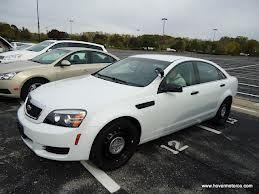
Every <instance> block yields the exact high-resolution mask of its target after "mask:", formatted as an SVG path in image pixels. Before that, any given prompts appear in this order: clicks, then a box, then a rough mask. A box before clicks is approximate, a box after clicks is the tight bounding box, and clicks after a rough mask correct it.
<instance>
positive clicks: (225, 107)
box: [212, 98, 232, 125]
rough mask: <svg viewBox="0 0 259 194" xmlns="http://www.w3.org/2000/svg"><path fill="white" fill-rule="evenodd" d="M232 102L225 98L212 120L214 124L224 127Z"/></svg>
mask: <svg viewBox="0 0 259 194" xmlns="http://www.w3.org/2000/svg"><path fill="white" fill-rule="evenodd" d="M231 104H232V100H231V98H227V99H226V100H224V101H223V103H222V104H221V105H220V107H219V109H218V112H217V114H216V116H215V117H214V118H213V119H212V120H213V122H214V123H216V124H219V125H224V124H225V123H226V121H227V119H228V117H229V114H230V109H231Z"/></svg>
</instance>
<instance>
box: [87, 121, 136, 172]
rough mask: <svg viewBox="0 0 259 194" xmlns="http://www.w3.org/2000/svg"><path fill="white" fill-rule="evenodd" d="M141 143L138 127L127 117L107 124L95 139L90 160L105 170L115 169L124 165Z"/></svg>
mask: <svg viewBox="0 0 259 194" xmlns="http://www.w3.org/2000/svg"><path fill="white" fill-rule="evenodd" d="M138 143H139V132H138V130H137V128H136V127H135V126H134V125H133V124H132V123H131V122H130V121H128V120H127V119H121V120H117V121H114V122H112V123H111V124H108V125H107V126H105V127H104V128H103V129H102V130H101V131H100V133H99V134H98V135H97V137H96V138H95V140H94V143H93V146H92V149H91V153H90V160H91V161H93V163H94V164H95V165H97V166H98V167H99V168H101V169H103V170H114V169H116V168H119V167H120V166H122V165H124V164H125V163H126V162H127V161H128V160H129V159H130V158H131V156H132V155H133V153H134V152H135V150H136V148H137V145H138Z"/></svg>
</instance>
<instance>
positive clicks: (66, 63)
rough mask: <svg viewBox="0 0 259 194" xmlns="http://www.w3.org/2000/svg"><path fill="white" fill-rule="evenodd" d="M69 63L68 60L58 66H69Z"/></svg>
mask: <svg viewBox="0 0 259 194" xmlns="http://www.w3.org/2000/svg"><path fill="white" fill-rule="evenodd" d="M70 65H71V63H70V62H69V61H68V60H62V61H61V63H60V66H70Z"/></svg>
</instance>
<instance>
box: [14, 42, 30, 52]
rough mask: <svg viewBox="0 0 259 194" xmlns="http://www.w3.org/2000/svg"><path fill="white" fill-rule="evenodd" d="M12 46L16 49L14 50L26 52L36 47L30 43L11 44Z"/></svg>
mask: <svg viewBox="0 0 259 194" xmlns="http://www.w3.org/2000/svg"><path fill="white" fill-rule="evenodd" d="M11 44H12V46H13V47H14V48H15V49H14V50H25V49H27V48H29V47H31V46H33V45H35V44H34V43H29V42H11Z"/></svg>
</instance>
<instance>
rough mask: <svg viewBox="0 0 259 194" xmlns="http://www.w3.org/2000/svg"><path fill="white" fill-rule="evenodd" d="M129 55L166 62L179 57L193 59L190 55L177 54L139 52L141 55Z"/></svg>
mask: <svg viewBox="0 0 259 194" xmlns="http://www.w3.org/2000/svg"><path fill="white" fill-rule="evenodd" d="M131 57H137V58H145V59H155V60H160V61H168V62H173V61H176V60H179V59H189V60H190V59H195V58H192V57H185V56H177V55H162V54H141V55H133V56H131Z"/></svg>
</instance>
